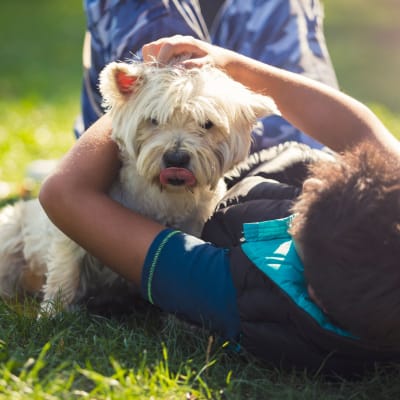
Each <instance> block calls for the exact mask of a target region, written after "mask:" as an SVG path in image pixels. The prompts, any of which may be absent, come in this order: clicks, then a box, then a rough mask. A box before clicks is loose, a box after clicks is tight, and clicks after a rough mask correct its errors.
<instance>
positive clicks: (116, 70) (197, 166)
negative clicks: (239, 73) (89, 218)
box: [0, 63, 278, 310]
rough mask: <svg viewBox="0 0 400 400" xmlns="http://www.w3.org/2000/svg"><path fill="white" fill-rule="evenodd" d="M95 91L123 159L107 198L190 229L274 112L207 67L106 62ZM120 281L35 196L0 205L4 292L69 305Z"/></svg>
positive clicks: (197, 228)
mask: <svg viewBox="0 0 400 400" xmlns="http://www.w3.org/2000/svg"><path fill="white" fill-rule="evenodd" d="M100 90H101V93H102V95H103V99H104V105H105V107H106V108H107V112H108V113H109V114H110V116H111V117H112V121H113V133H112V137H113V139H114V140H115V141H116V143H117V144H118V146H119V150H120V156H121V160H122V167H121V171H120V174H119V179H118V181H117V182H115V184H114V185H113V187H112V189H111V193H110V195H111V197H112V198H114V199H115V200H117V201H119V202H121V203H122V204H124V205H125V206H127V207H129V208H131V209H133V210H136V211H138V212H140V213H141V214H144V215H146V216H149V217H151V218H153V219H155V220H157V221H158V222H160V223H162V224H165V225H167V226H171V227H175V228H179V229H181V230H183V231H185V232H188V233H192V234H194V235H199V234H200V232H201V229H202V226H203V224H204V222H205V221H206V219H207V218H208V217H209V216H210V215H211V214H212V212H213V210H214V207H215V205H216V203H217V201H218V200H219V199H220V198H221V196H222V195H223V194H224V191H225V185H224V182H223V179H222V176H223V175H224V173H225V172H227V171H228V170H229V169H231V168H232V167H233V166H234V165H235V164H236V163H238V162H240V161H242V160H243V159H244V158H245V157H246V156H247V154H248V151H249V148H250V143H251V135H250V132H251V130H252V127H253V125H254V124H255V122H256V119H257V118H258V117H262V116H265V115H268V114H271V113H277V112H278V110H277V109H276V107H275V104H274V102H273V101H272V100H271V99H270V98H268V97H265V96H261V95H258V94H255V93H253V92H251V91H250V90H248V89H246V88H245V87H244V86H242V85H241V84H239V83H238V82H235V81H233V80H232V79H231V78H229V77H228V76H227V75H226V74H225V73H223V72H222V71H220V70H218V69H216V68H213V67H203V68H200V69H192V70H186V69H183V68H179V67H174V66H167V67H162V68H160V67H158V66H156V65H154V64H144V63H111V64H109V65H108V66H106V68H105V69H104V70H103V72H102V73H101V77H100ZM117 279H118V278H117V277H116V275H114V273H113V272H112V271H111V270H109V269H108V268H105V267H103V266H101V265H100V264H99V263H97V262H96V261H95V260H94V259H93V258H92V257H90V256H88V255H87V254H85V251H84V250H83V249H81V248H80V247H79V246H78V245H77V244H76V243H74V242H73V241H71V240H70V239H69V238H67V237H66V236H65V235H63V234H62V233H61V232H60V231H59V230H58V229H57V228H55V227H54V226H53V225H52V224H51V222H50V221H49V219H48V218H47V216H46V214H45V213H44V211H43V210H42V208H41V207H40V204H39V202H38V200H32V201H28V202H20V203H17V204H16V205H14V206H8V207H6V208H5V209H4V210H2V212H1V214H0V295H1V296H3V297H11V296H14V295H15V294H18V293H22V292H26V291H28V292H37V291H40V290H43V303H42V304H43V305H47V304H52V303H54V301H55V300H56V299H57V298H58V299H59V300H61V305H62V307H67V306H69V305H71V304H74V303H76V302H77V301H78V300H79V299H81V298H82V297H84V296H85V295H86V294H87V293H88V292H89V291H90V290H94V291H96V288H98V286H99V285H103V287H104V288H105V289H103V290H102V291H107V287H111V286H112V284H114V283H115V282H116V280H117ZM44 281H46V283H45V284H44V286H43V288H41V286H42V285H43V283H44ZM99 295H100V294H99ZM60 296H61V297H60ZM46 307H47V306H46ZM50 310H51V309H50Z"/></svg>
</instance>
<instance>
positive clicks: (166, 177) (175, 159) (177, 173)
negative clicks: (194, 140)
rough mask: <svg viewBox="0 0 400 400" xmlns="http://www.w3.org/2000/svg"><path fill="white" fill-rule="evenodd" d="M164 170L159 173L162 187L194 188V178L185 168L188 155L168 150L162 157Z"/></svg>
mask: <svg viewBox="0 0 400 400" xmlns="http://www.w3.org/2000/svg"><path fill="white" fill-rule="evenodd" d="M163 161H164V165H165V168H164V169H163V170H162V171H161V172H160V183H161V185H163V186H166V185H173V186H189V187H191V186H194V185H195V184H196V177H195V176H194V174H193V172H192V171H190V170H189V169H188V168H187V167H188V166H189V163H190V154H189V153H187V152H185V151H179V150H168V151H166V152H165V154H164V156H163Z"/></svg>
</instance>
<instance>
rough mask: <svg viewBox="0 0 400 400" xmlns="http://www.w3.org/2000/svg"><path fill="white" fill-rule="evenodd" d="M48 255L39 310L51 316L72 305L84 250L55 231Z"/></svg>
mask: <svg viewBox="0 0 400 400" xmlns="http://www.w3.org/2000/svg"><path fill="white" fill-rule="evenodd" d="M48 255H49V257H48V260H47V268H48V272H47V280H46V285H45V286H44V289H43V291H44V296H43V301H42V303H41V312H42V313H44V314H46V315H48V316H52V315H54V314H56V313H57V312H59V311H61V310H65V309H68V307H69V306H71V305H72V303H73V301H74V299H75V296H76V293H77V290H78V286H79V277H80V272H81V262H82V259H83V257H84V255H85V251H84V250H83V249H82V248H81V247H79V246H78V245H77V244H76V243H75V242H73V241H72V240H71V239H69V238H68V237H67V236H65V235H64V234H63V233H61V232H60V231H57V232H56V233H55V235H54V237H53V240H52V242H51V244H50V248H49V253H48Z"/></svg>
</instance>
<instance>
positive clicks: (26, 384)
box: [0, 303, 400, 400]
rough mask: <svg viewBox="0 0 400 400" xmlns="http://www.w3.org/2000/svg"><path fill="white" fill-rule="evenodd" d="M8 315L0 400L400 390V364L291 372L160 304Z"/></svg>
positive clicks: (0, 353) (378, 395) (1, 345)
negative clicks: (115, 315)
mask: <svg viewBox="0 0 400 400" xmlns="http://www.w3.org/2000/svg"><path fill="white" fill-rule="evenodd" d="M0 318H1V322H2V323H1V327H0V338H1V339H0V398H1V399H2V398H10V399H11V398H13V399H43V398H46V399H60V398H63V399H67V398H76V399H78V398H90V399H124V400H126V399H150V398H154V399H189V398H191V399H221V400H222V399H238V400H239V399H240V400H242V399H292V400H296V399H306V400H310V399H324V400H325V399H326V400H330V399H332V400H337V399H390V400H392V399H394V398H397V396H398V394H399V393H400V383H399V382H400V380H399V378H400V368H394V369H392V370H390V371H385V370H381V371H376V372H373V373H372V374H370V375H366V376H365V377H364V378H363V379H362V380H360V381H356V382H349V381H346V380H341V379H338V380H336V381H328V380H326V379H324V378H323V377H321V376H312V375H306V374H305V373H302V372H297V373H294V372H292V373H283V372H282V371H279V370H276V369H273V368H267V367H266V366H262V365H259V364H257V363H256V362H255V361H253V360H250V361H249V360H245V359H243V358H241V357H239V356H238V355H236V354H234V353H231V352H230V351H229V350H227V349H226V348H224V346H223V344H220V343H215V342H214V343H211V342H210V341H209V337H208V336H207V335H206V333H205V332H203V331H194V330H193V329H192V328H188V327H187V326H186V325H182V324H180V323H177V322H175V321H169V322H165V320H164V319H162V317H161V315H160V314H159V313H158V312H156V311H155V310H153V311H151V312H144V311H140V312H138V313H137V314H135V315H134V316H130V317H127V318H123V319H110V318H104V317H100V316H93V315H91V316H90V315H87V314H85V313H84V312H76V313H68V314H61V315H59V316H57V317H56V318H55V319H54V320H49V319H47V318H42V319H40V320H36V319H35V318H33V317H31V316H29V315H24V314H23V313H21V312H17V311H16V310H15V309H13V308H10V307H7V306H6V305H5V304H4V303H1V304H0ZM210 343H211V345H210ZM396 395H397V396H396ZM190 396H192V397H190Z"/></svg>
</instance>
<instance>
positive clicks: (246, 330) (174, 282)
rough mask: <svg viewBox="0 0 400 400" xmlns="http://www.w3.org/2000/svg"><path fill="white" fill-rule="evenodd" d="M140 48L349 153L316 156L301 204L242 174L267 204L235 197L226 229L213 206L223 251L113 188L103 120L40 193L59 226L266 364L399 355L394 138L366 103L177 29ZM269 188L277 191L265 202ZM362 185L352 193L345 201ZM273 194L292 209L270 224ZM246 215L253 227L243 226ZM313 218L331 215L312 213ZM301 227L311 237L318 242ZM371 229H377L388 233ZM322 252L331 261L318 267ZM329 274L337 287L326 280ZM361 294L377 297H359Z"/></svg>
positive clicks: (361, 361)
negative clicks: (223, 78)
mask: <svg viewBox="0 0 400 400" xmlns="http://www.w3.org/2000/svg"><path fill="white" fill-rule="evenodd" d="M143 54H144V58H145V60H146V59H150V58H151V59H153V58H155V59H156V60H158V61H159V63H160V64H164V63H168V61H169V60H170V59H173V58H174V57H176V56H180V55H183V54H191V55H192V58H191V59H189V60H186V61H183V62H182V64H183V66H185V67H186V68H194V67H201V66H202V65H204V64H205V63H212V64H214V65H216V66H218V67H220V68H223V69H224V70H226V71H227V72H228V73H229V74H230V75H231V76H232V77H234V78H235V79H237V80H239V81H240V82H242V83H243V84H246V85H247V86H248V87H250V88H252V89H253V90H256V91H258V92H260V93H264V94H268V95H269V96H271V97H272V98H273V99H274V100H275V102H276V104H277V105H278V107H279V108H280V110H281V112H282V115H283V116H284V117H285V118H286V119H287V120H288V121H290V122H291V123H292V124H294V125H296V126H298V127H299V128H301V129H302V130H304V131H305V132H307V133H308V134H309V135H310V136H312V137H314V138H315V139H316V140H318V141H321V142H322V143H325V144H326V145H328V146H329V147H331V148H332V149H334V150H336V151H340V152H341V151H345V150H346V154H345V155H344V156H343V157H342V156H340V157H338V158H337V160H336V162H335V163H332V162H331V161H329V162H328V163H327V162H325V161H323V162H322V163H321V162H317V164H316V165H318V166H319V167H318V168H317V169H316V171H317V175H315V176H313V179H306V180H305V183H304V185H303V194H301V196H300V197H299V200H296V199H295V197H296V196H297V195H298V192H297V193H296V192H295V191H292V192H293V193H294V194H292V195H290V196H286V197H282V193H283V192H282V190H283V189H282V188H279V189H278V191H277V190H276V189H275V188H271V182H270V181H268V180H267V181H264V182H258V183H256V184H254V183H249V181H246V182H245V183H246V184H249V185H250V188H251V190H246V193H244V196H243V193H241V189H240V186H239V184H236V185H233V186H232V188H231V190H233V191H235V190H236V188H237V187H239V189H237V190H238V196H235V193H234V195H233V196H232V198H237V199H241V198H243V199H245V198H246V197H249V196H250V197H252V196H253V197H254V196H256V197H257V200H259V201H260V203H258V204H259V206H258V208H257V209H258V212H257V213H255V214H254V212H253V210H254V208H253V207H250V206H248V205H247V207H244V208H242V209H240V207H241V204H240V203H241V201H239V202H238V204H237V207H238V209H239V216H238V217H237V218H236V219H235V221H236V223H235V224H231V223H230V218H231V215H232V213H235V210H233V211H232V210H231V211H232V213H231V212H227V213H226V214H225V215H224V213H222V215H221V213H217V214H216V217H215V218H216V219H214V218H212V219H211V223H214V224H215V223H216V225H217V226H218V225H219V226H220V227H221V226H222V227H223V228H224V229H222V230H221V232H222V231H223V230H225V231H227V233H225V234H224V237H223V238H222V239H223V240H220V239H218V238H217V239H215V242H216V244H215V245H214V244H211V243H209V242H206V241H204V240H201V239H198V238H194V237H191V236H189V235H186V234H185V233H182V232H178V231H175V230H173V229H168V228H165V227H164V226H161V225H160V224H158V223H156V222H154V221H151V220H148V219H146V218H144V217H143V216H141V215H138V214H136V213H133V212H131V211H129V210H127V209H125V208H124V207H123V206H121V205H120V204H118V203H115V202H114V201H113V200H111V199H110V198H109V197H108V196H107V192H108V189H109V187H110V185H111V183H112V181H113V180H114V178H115V175H116V174H117V173H118V167H119V161H118V155H117V148H116V145H115V144H114V143H113V142H112V140H111V139H110V130H111V124H110V122H111V121H110V120H109V117H108V116H107V115H106V116H104V117H102V118H101V119H100V120H99V121H98V122H96V123H95V124H94V125H93V126H92V127H91V128H90V129H89V130H88V131H87V132H86V133H85V135H83V136H82V138H81V139H80V140H79V141H78V142H77V143H76V144H75V146H74V147H73V148H72V149H71V151H70V152H69V153H68V154H67V155H66V157H65V158H64V159H63V160H62V161H61V163H60V166H59V168H58V170H57V171H56V172H55V173H54V174H52V175H51V176H50V177H49V178H48V179H47V181H46V182H45V183H44V185H43V187H42V189H41V192H40V201H41V203H42V205H43V207H44V209H45V210H46V212H47V213H48V215H49V217H50V218H51V220H52V221H53V222H54V223H55V224H56V225H57V226H58V227H59V228H60V229H61V230H63V231H64V232H65V233H66V234H67V235H68V236H70V237H71V238H72V239H73V240H75V241H76V242H77V243H78V244H80V245H81V246H82V247H84V248H85V249H86V250H87V251H89V252H90V253H92V254H94V255H95V256H96V257H98V258H99V259H100V260H101V261H102V262H104V264H106V265H108V266H109V267H110V268H112V269H113V270H114V271H115V272H117V273H119V274H120V275H122V276H123V277H125V278H126V279H128V280H130V281H132V282H135V283H136V284H137V285H138V286H140V287H141V289H142V295H143V297H144V298H145V299H147V300H148V301H150V302H151V303H154V304H156V305H158V306H159V307H161V308H162V309H164V310H165V311H167V312H171V313H174V314H177V315H178V316H180V317H181V318H184V319H186V320H188V321H190V322H192V323H196V324H204V325H205V326H206V327H207V328H209V329H211V330H212V331H215V332H217V333H218V334H219V335H221V336H222V337H223V338H224V339H227V340H231V341H234V342H238V343H240V344H241V345H243V347H244V348H245V349H247V350H248V351H250V352H252V353H254V354H255V355H257V356H259V357H261V358H262V359H263V360H265V361H269V362H274V363H276V365H282V366H288V367H292V366H295V367H307V368H310V369H313V370H318V369H319V368H321V369H325V370H327V371H335V372H340V373H354V372H355V371H360V368H362V367H364V366H366V365H369V366H371V365H373V364H374V363H375V362H376V361H399V360H400V349H399V346H398V343H399V338H400V326H399V325H400V322H399V321H400V309H399V294H398V290H397V289H398V284H400V283H399V273H398V268H397V260H398V256H399V255H400V254H398V253H399V251H400V243H399V242H400V231H399V226H400V221H399V215H400V210H399V207H400V202H399V197H400V187H399V184H398V178H399V175H400V144H399V142H398V141H397V140H396V139H395V138H394V137H393V136H392V135H391V134H390V132H388V131H387V129H386V128H385V127H384V125H383V124H382V123H381V121H380V120H379V119H378V118H377V117H376V116H375V115H374V114H373V113H372V112H371V111H370V110H369V109H368V108H367V107H366V106H364V105H363V104H361V103H359V102H358V101H356V100H355V99H353V98H351V97H349V96H347V95H345V94H343V93H341V92H339V91H338V90H335V89H332V88H329V87H328V86H327V85H323V84H321V83H318V82H316V81H314V80H311V79H308V78H306V77H302V76H300V75H299V74H295V73H290V72H287V71H284V70H281V69H278V68H276V67H272V66H269V65H267V64H264V63H261V62H259V61H256V60H254V59H251V58H248V57H246V56H243V55H239V54H237V53H235V52H232V51H229V50H226V49H222V48H219V47H217V46H213V45H210V44H209V43H206V42H203V41H199V40H196V39H194V38H191V37H182V36H175V37H172V38H165V39H161V40H158V41H156V42H153V43H150V44H148V45H146V46H144V47H143ZM371 149H372V150H371ZM352 152H354V154H352ZM380 153H381V154H382V155H383V157H378V155H379V154H380ZM374 155H375V156H374ZM319 173H321V175H319ZM330 175H332V177H333V178H332V179H331V177H330ZM349 177H350V178H351V179H349ZM353 178H354V179H353ZM244 180H245V179H244ZM244 180H243V181H244ZM239 183H240V182H239ZM272 184H273V185H276V184H278V185H286V186H287V184H282V183H279V182H275V183H272ZM265 188H266V189H265ZM253 189H254V190H253ZM331 189H333V190H334V192H335V193H336V194H337V193H339V195H336V197H335V198H336V199H338V198H339V199H341V200H342V203H341V207H340V208H338V211H340V212H338V213H335V212H334V213H333V212H332V211H333V210H332V202H330V196H329V194H330V193H331V192H332V190H331ZM260 191H261V194H260ZM273 192H274V193H277V192H278V196H275V195H274V196H271V197H269V196H270V195H271V193H273ZM287 192H288V191H287V189H285V193H287ZM353 192H355V193H356V194H357V195H356V196H350V195H349V194H351V193H353ZM250 193H252V194H251V195H250ZM257 193H258V194H257ZM343 193H344V194H346V195H345V196H343ZM371 196H372V197H371ZM316 199H317V200H316ZM360 199H362V200H360ZM366 199H367V200H366ZM370 199H372V200H373V201H369V200H370ZM251 200H253V198H252V199H251ZM315 200H316V201H315ZM244 201H246V200H244ZM271 201H273V202H277V201H278V202H279V203H280V204H281V203H282V202H284V207H282V206H280V207H279V210H280V211H279V213H277V212H276V210H277V207H273V208H271V210H273V211H274V212H273V213H272V215H270V217H271V218H272V220H270V221H264V219H268V215H265V214H268V213H263V209H270V204H271V203H270V202H271ZM292 201H293V202H292ZM372 204H373V205H374V207H372V206H371V205H372ZM320 205H322V208H320ZM342 206H343V207H342ZM315 207H317V208H315ZM292 210H295V211H296V215H295V216H294V217H293V216H290V212H291V211H292ZM315 210H318V212H314V211H315ZM321 210H322V211H321ZM389 210H390V215H389V217H388V218H387V217H386V215H388V214H387V213H386V211H389ZM228 211H229V210H228ZM355 211H357V217H356V214H355ZM360 211H362V218H359V219H357V218H358V216H359V215H360ZM262 213H263V214H262ZM250 214H251V221H252V222H254V223H251V224H248V223H244V224H242V222H248V217H249V215H250ZM261 214H262V215H261ZM315 215H317V216H322V217H323V218H322V217H321V218H317V219H316V220H315V218H313V216H315ZM332 215H333V217H331V216H332ZM283 217H287V218H283ZM276 218H278V219H276ZM353 218H356V220H357V221H356V222H357V223H354V222H353ZM218 219H219V222H218ZM246 220H247V221H246ZM338 221H340V223H337V222H338ZM310 224H311V225H310ZM343 226H344V228H343ZM326 227H328V229H326ZM338 227H339V228H340V229H338ZM365 229H366V230H365ZM212 231H213V229H211V232H212ZM243 232H244V233H243ZM304 232H313V236H312V237H313V240H315V241H316V242H314V243H317V245H316V246H314V245H313V244H312V243H311V244H310V243H309V241H308V239H307V238H308V236H307V235H305V234H304ZM332 232H333V238H336V239H337V238H338V237H339V238H340V239H342V237H343V238H345V239H347V240H344V242H343V243H344V244H345V245H346V247H344V248H342V247H337V240H336V239H335V240H331V239H332V236H329V235H331V234H332ZM376 232H379V234H380V235H382V237H380V238H379V240H377V237H376ZM214 236H215V235H214ZM214 236H213V235H212V233H211V234H208V235H207V227H206V229H205V233H204V237H205V238H206V239H207V238H210V240H213V239H214ZM224 240H225V243H224V244H222V243H220V242H223V241H224ZM371 243H373V244H374V246H371ZM331 244H332V246H331ZM320 246H322V247H320ZM332 248H335V249H336V251H335V252H332ZM320 249H324V250H323V252H322V253H321V250H320ZM352 249H356V250H357V251H351V250H352ZM360 249H362V250H363V251H365V254H367V257H366V256H364V254H363V253H362V252H361V251H359V250H360ZM371 249H373V251H374V252H373V253H371V252H369V253H368V251H370V250H371ZM313 250H314V253H313ZM316 255H318V256H319V259H321V258H322V259H323V260H324V262H323V263H321V264H319V263H317V264H316V263H315V259H316ZM369 255H370V256H369ZM266 260H267V261H266ZM360 260H361V261H360ZM367 270H368V274H364V273H363V272H364V271H367ZM325 272H326V274H327V275H326V276H328V277H335V281H333V280H331V279H330V278H327V279H325V282H324V280H323V276H324V273H325ZM321 276H322V278H321ZM349 276H350V277H351V279H348V278H349ZM388 277H389V279H388ZM331 287H333V290H331ZM353 288H354V291H353ZM328 289H330V290H328ZM340 291H342V292H341V295H340V296H339V295H338V293H339V292H340ZM360 292H361V293H360ZM363 293H365V294H366V297H368V298H369V303H366V302H364V301H362V299H363ZM343 299H345V300H343ZM349 299H351V301H349ZM343 302H344V306H345V307H344V306H343ZM383 310H390V312H388V313H385V312H383ZM366 316H367V317H366Z"/></svg>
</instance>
